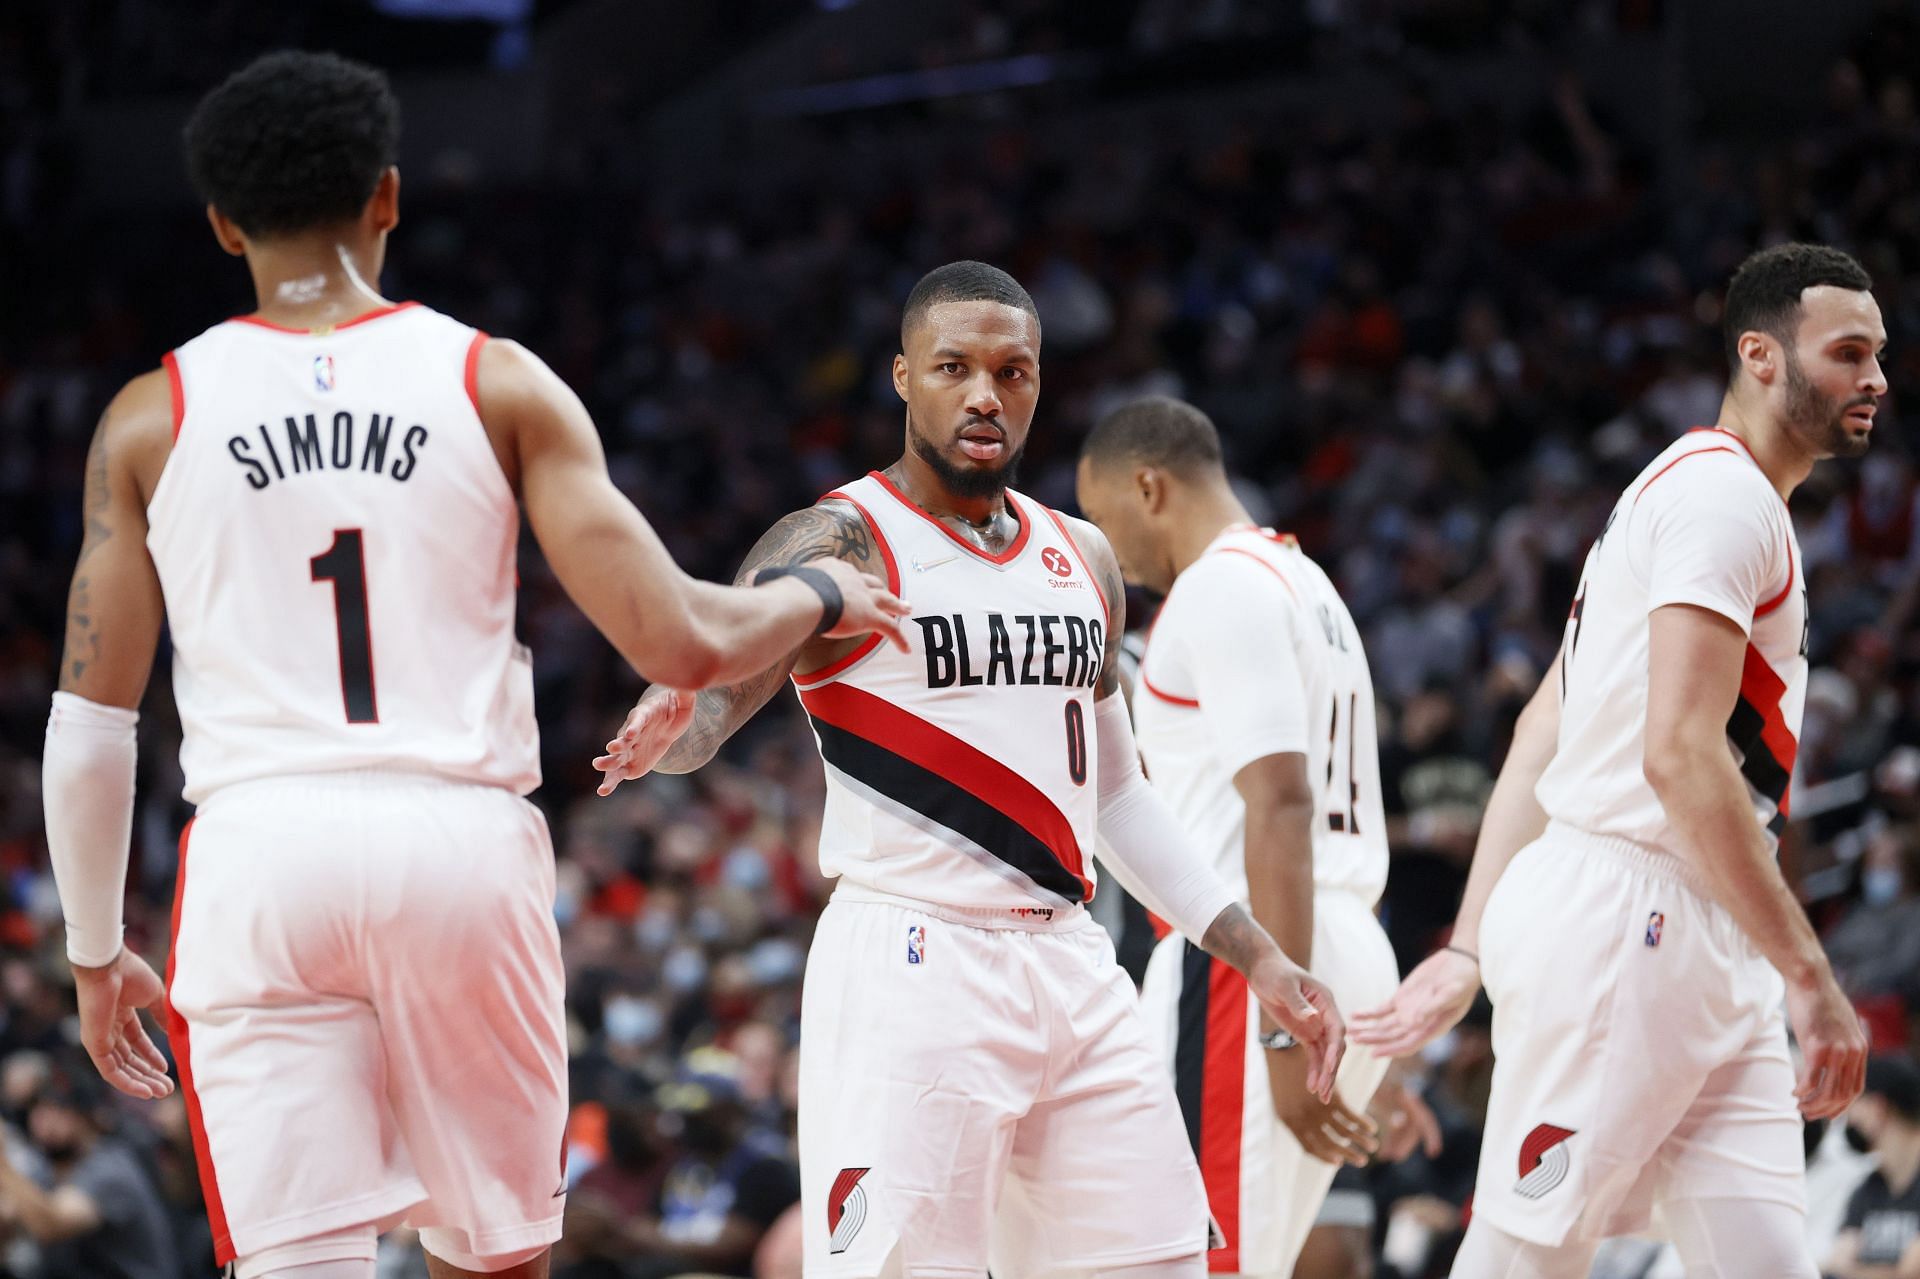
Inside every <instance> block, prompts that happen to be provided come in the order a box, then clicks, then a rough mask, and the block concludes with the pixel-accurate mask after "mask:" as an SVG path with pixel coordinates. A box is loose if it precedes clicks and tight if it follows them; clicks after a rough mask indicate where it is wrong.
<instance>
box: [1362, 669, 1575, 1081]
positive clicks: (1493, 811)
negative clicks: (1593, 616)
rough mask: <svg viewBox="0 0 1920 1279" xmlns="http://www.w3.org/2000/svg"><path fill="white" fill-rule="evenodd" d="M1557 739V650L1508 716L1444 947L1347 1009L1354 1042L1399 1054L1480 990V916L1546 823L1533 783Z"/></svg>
mask: <svg viewBox="0 0 1920 1279" xmlns="http://www.w3.org/2000/svg"><path fill="white" fill-rule="evenodd" d="M1559 740H1560V658H1558V657H1555V658H1554V659H1553V664H1552V665H1551V666H1549V667H1548V668H1547V673H1546V675H1545V677H1544V678H1542V679H1541V681H1540V687H1539V688H1537V689H1535V690H1534V692H1533V696H1532V697H1531V698H1529V699H1528V701H1527V705H1526V708H1525V709H1524V710H1522V711H1521V712H1520V718H1519V719H1518V720H1517V721H1516V722H1515V723H1514V726H1513V743H1512V745H1510V746H1509V747H1508V748H1507V758H1506V762H1505V763H1503V764H1502V765H1501V766H1500V776H1499V778H1498V779H1497V780H1496V781H1495V782H1494V784H1493V794H1492V795H1491V796H1489V797H1488V799H1487V811H1486V814H1485V815H1484V816H1483V817H1482V818H1481V820H1480V839H1479V841H1478V842H1477V843H1476V844H1475V845H1474V849H1473V867H1472V869H1471V870H1469V871H1468V872H1467V888H1466V893H1465V895H1464V896H1463V897H1462V898H1461V900H1460V912H1459V914H1458V915H1456V916H1455V917H1454V924H1453V936H1452V941H1451V943H1450V944H1449V947H1448V949H1445V950H1441V951H1437V952H1435V953H1434V954H1432V955H1430V956H1428V957H1427V958H1426V959H1425V960H1424V961H1422V963H1421V964H1420V966H1419V967H1417V968H1415V969H1414V970H1413V971H1412V972H1411V973H1408V974H1407V978H1406V980H1405V981H1403V982H1401V983H1400V988H1399V989H1398V990H1396V991H1394V994H1393V998H1392V999H1390V1000H1388V1001H1387V1002H1386V1003H1385V1004H1383V1005H1381V1006H1380V1007H1379V1008H1369V1009H1366V1010H1364V1011H1361V1012H1357V1013H1355V1014H1354V1015H1353V1040H1354V1042H1355V1043H1358V1044H1366V1045H1367V1046H1368V1047H1370V1048H1372V1049H1374V1050H1375V1051H1376V1052H1379V1053H1380V1054H1381V1055H1382V1056H1386V1057H1402V1056H1405V1055H1406V1054H1408V1053H1411V1052H1416V1051H1418V1050H1419V1049H1421V1048H1423V1047H1425V1046H1426V1045H1427V1044H1429V1043H1431V1042H1432V1041H1433V1040H1435V1039H1438V1038H1439V1037H1440V1036H1441V1035H1443V1034H1445V1033H1446V1032H1447V1031H1448V1030H1450V1029H1452V1028H1453V1026H1454V1024H1455V1023H1457V1022H1458V1021H1459V1020H1460V1019H1461V1018H1462V1017H1464V1016H1466V1015H1467V1009H1469V1008H1470V1007H1472V1006H1473V997H1474V996H1475V995H1477V994H1479V993H1480V962H1479V956H1480V917H1481V915H1482V914H1483V913H1484V912H1485V910H1486V908H1487V898H1489V897H1490V896H1492V895H1493V886H1494V885H1495V884H1497V883H1499V882H1500V876H1501V875H1502V874H1503V873H1505V871H1506V869H1507V866H1508V865H1509V864H1510V863H1511V862H1512V861H1513V859H1514V856H1515V855H1516V854H1517V853H1519V851H1520V850H1521V849H1523V848H1525V847H1526V846H1527V845H1528V844H1530V843H1532V842H1533V841H1534V840H1536V839H1538V838H1540V834H1541V832H1542V831H1544V830H1546V828H1547V814H1546V811H1545V810H1544V809H1542V808H1541V807H1540V801H1539V800H1538V799H1536V798H1535V797H1534V788H1535V787H1536V786H1538V784H1539V782H1540V775H1541V774H1542V773H1544V772H1546V771H1547V765H1548V764H1550V763H1552V762H1553V755H1554V750H1555V748H1556V746H1557V745H1558V743H1559Z"/></svg>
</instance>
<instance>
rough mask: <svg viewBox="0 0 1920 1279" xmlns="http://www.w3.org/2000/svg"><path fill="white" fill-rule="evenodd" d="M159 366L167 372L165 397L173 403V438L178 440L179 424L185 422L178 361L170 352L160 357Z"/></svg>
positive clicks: (182, 390)
mask: <svg viewBox="0 0 1920 1279" xmlns="http://www.w3.org/2000/svg"><path fill="white" fill-rule="evenodd" d="M160 365H161V367H162V368H164V369H166V371H167V397H168V398H169V399H170V400H172V401H173V438H174V440H175V441H176V442H177V441H178V440H179V439H180V424H181V423H182V422H185V421H186V420H187V388H186V386H185V385H184V384H183V383H182V382H181V381H180V361H179V359H177V358H176V357H175V356H174V354H173V352H172V351H168V352H167V353H166V354H165V355H163V356H161V357H160Z"/></svg>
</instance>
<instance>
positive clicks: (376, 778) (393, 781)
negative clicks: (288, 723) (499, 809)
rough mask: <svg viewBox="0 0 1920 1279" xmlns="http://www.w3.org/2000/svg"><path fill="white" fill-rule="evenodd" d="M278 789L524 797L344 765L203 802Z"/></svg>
mask: <svg viewBox="0 0 1920 1279" xmlns="http://www.w3.org/2000/svg"><path fill="white" fill-rule="evenodd" d="M276 790H298V791H315V790H319V791H333V792H339V791H396V790H412V791H419V790H426V791H438V792H445V793H447V794H469V795H471V794H481V795H505V796H509V797H512V798H516V799H518V798H521V797H520V796H519V795H518V794H517V793H516V792H514V791H511V790H508V789H507V788H506V787H504V786H494V785H491V784H489V783H487V782H470V781H462V780H460V779H458V778H453V777H442V776H441V775H440V774H438V773H404V772H396V771H394V770H392V769H386V768H343V769H339V770H337V771H333V772H325V773H275V774H273V775H272V776H270V777H250V778H247V779H246V780H245V781H239V782H229V783H227V784H226V785H225V786H222V787H220V788H219V789H218V790H216V791H214V792H213V793H212V794H210V795H208V796H206V797H205V798H204V799H202V800H201V801H200V804H199V807H201V808H205V807H207V806H208V805H210V804H215V803H218V802H219V801H221V800H223V799H226V798H228V797H238V796H241V795H252V794H259V793H262V792H268V791H276Z"/></svg>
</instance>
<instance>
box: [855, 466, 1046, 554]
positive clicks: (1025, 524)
mask: <svg viewBox="0 0 1920 1279" xmlns="http://www.w3.org/2000/svg"><path fill="white" fill-rule="evenodd" d="M867 474H868V475H871V476H872V477H873V478H874V479H876V480H878V481H880V487H881V488H884V489H885V490H886V491H887V492H889V493H891V494H893V496H894V497H895V499H897V500H898V501H899V503H900V505H902V506H904V507H906V508H907V509H908V510H909V511H912V512H913V513H914V514H915V515H918V516H919V517H920V518H921V519H923V520H925V521H926V522H927V523H929V524H931V525H933V526H934V527H935V528H937V529H939V530H940V531H941V532H942V533H944V534H946V536H947V539H948V540H949V541H951V542H952V543H953V544H954V545H955V546H958V547H960V548H961V549H962V550H964V551H966V552H967V553H968V554H971V555H977V556H979V557H980V558H981V559H983V560H985V561H986V562H987V563H989V564H1008V563H1011V562H1012V561H1013V558H1014V557H1015V556H1017V555H1018V554H1020V552H1022V551H1024V550H1026V549H1027V539H1028V538H1030V537H1032V536H1033V521H1032V520H1028V519H1021V520H1020V532H1019V533H1018V534H1016V535H1015V537H1014V539H1013V544H1012V545H1011V546H1009V547H1007V549H1006V550H1004V551H1002V552H1000V553H999V554H998V555H992V554H989V553H988V552H986V551H983V550H981V549H980V548H979V547H977V546H975V545H974V544H973V543H972V542H969V541H968V540H967V539H966V538H964V537H961V536H960V535H959V534H958V533H956V532H954V531H953V530H952V529H950V528H948V527H947V526H946V525H945V524H942V523H941V522H940V521H939V520H936V519H935V518H933V516H931V515H929V514H927V512H925V511H923V510H921V509H920V508H919V507H918V506H915V505H914V503H913V499H912V498H910V497H908V496H907V495H906V494H905V493H902V492H901V491H900V489H899V487H898V486H897V485H895V484H894V482H893V481H892V480H890V479H888V478H887V477H886V476H884V475H882V474H880V472H878V471H868V472H867ZM1014 514H1015V516H1016V518H1017V517H1018V516H1019V512H1017V511H1016V512H1015V513H1014Z"/></svg>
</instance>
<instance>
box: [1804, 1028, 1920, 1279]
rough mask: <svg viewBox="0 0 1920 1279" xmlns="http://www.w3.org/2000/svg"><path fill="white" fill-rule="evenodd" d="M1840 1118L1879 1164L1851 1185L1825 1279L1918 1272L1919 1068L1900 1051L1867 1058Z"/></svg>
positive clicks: (1894, 1277) (1876, 1278) (1879, 1278)
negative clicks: (1857, 1091) (1856, 1093)
mask: <svg viewBox="0 0 1920 1279" xmlns="http://www.w3.org/2000/svg"><path fill="white" fill-rule="evenodd" d="M1847 1122H1848V1123H1849V1125H1851V1127H1852V1129H1853V1130H1855V1131H1857V1132H1858V1133H1859V1134H1860V1135H1861V1137H1862V1138H1863V1139H1864V1140H1865V1141H1866V1143H1867V1144H1868V1145H1870V1146H1871V1148H1872V1150H1873V1152H1874V1153H1875V1154H1876V1155H1878V1156H1879V1158H1880V1166H1879V1167H1877V1168H1875V1169H1874V1170H1873V1171H1872V1172H1870V1173H1868V1174H1867V1179H1866V1180H1865V1181H1864V1182H1862V1183H1861V1185H1860V1188H1859V1189H1858V1190H1856V1191H1854V1192H1853V1199H1852V1201H1851V1202H1849V1203H1848V1204H1847V1216H1846V1224H1845V1226H1844V1227H1843V1228H1842V1230H1841V1231H1840V1238H1839V1239H1838V1241H1836V1243H1835V1244H1834V1249H1833V1256H1832V1257H1831V1258H1829V1259H1828V1261H1827V1267H1826V1268H1827V1272H1828V1273H1829V1274H1830V1275H1832V1276H1833V1279H1906V1276H1909V1275H1914V1274H1920V1067H1916V1066H1915V1065H1914V1063H1913V1060H1912V1059H1911V1058H1910V1057H1906V1056H1898V1057H1893V1056H1888V1057H1876V1058H1874V1059H1873V1061H1871V1062H1870V1063H1868V1065H1867V1087H1866V1091H1865V1092H1864V1093H1862V1094H1861V1095H1860V1099H1859V1100H1858V1101H1856V1102H1854V1103H1853V1107H1852V1109H1851V1110H1850V1111H1849V1113H1848V1116H1847ZM1849 1135H1850V1136H1851V1135H1852V1134H1851V1133H1850V1134H1849Z"/></svg>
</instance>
